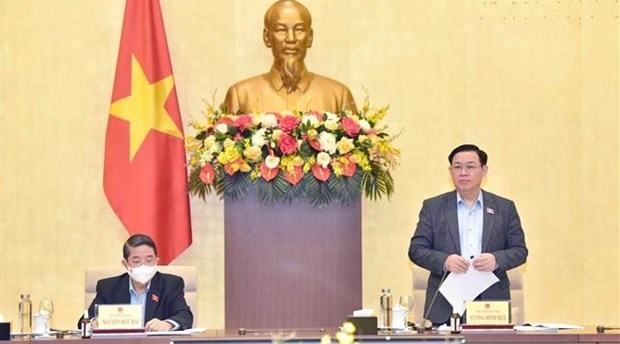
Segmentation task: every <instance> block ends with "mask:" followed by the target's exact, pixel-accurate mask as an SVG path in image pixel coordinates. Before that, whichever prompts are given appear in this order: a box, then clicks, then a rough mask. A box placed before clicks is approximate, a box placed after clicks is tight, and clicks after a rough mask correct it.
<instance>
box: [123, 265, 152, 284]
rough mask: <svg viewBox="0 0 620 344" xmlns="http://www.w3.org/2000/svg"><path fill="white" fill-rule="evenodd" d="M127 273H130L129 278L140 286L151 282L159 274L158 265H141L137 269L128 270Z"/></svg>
mask: <svg viewBox="0 0 620 344" xmlns="http://www.w3.org/2000/svg"><path fill="white" fill-rule="evenodd" d="M127 272H129V276H130V277H131V279H133V280H134V281H136V282H138V283H140V284H146V283H147V282H148V281H150V280H151V278H153V276H155V273H156V272H157V265H153V266H148V265H140V266H139V267H137V268H129V269H127Z"/></svg>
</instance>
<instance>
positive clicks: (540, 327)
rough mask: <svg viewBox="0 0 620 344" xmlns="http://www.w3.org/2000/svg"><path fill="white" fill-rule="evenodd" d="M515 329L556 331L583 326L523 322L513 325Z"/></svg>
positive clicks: (576, 328)
mask: <svg viewBox="0 0 620 344" xmlns="http://www.w3.org/2000/svg"><path fill="white" fill-rule="evenodd" d="M514 329H515V331H534V332H537V331H558V330H578V329H583V326H579V325H569V324H558V323H537V324H534V323H525V324H523V325H517V326H515V327H514Z"/></svg>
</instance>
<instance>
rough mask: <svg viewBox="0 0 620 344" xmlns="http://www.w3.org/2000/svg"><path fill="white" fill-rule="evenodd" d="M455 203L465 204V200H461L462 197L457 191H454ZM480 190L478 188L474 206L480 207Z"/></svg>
mask: <svg viewBox="0 0 620 344" xmlns="http://www.w3.org/2000/svg"><path fill="white" fill-rule="evenodd" d="M456 204H457V205H458V204H463V205H465V201H464V200H463V197H461V195H459V193H458V192H457V193H456ZM482 205H483V203H482V190H480V192H479V193H478V197H477V198H476V205H475V206H474V208H478V207H480V208H482Z"/></svg>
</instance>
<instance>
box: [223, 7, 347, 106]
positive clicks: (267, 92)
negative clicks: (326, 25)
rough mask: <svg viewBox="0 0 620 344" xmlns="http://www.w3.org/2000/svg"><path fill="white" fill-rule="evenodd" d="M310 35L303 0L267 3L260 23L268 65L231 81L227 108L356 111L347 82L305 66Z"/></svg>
mask: <svg viewBox="0 0 620 344" xmlns="http://www.w3.org/2000/svg"><path fill="white" fill-rule="evenodd" d="M313 38H314V35H313V31H312V17H311V15H310V12H309V11H308V9H307V8H306V7H305V6H304V5H302V4H301V3H299V2H297V1H295V0H279V1H276V2H275V3H274V4H273V5H271V7H269V9H267V11H266V12H265V27H264V29H263V42H264V43H265V46H267V48H271V52H272V54H273V65H272V66H271V70H269V72H267V73H265V74H261V75H257V76H254V77H251V78H249V79H246V80H242V81H239V82H237V83H236V84H234V85H232V86H231V87H230V88H229V89H228V91H227V92H226V98H225V100H224V106H226V108H227V109H228V111H229V112H237V111H241V112H242V113H250V112H253V111H263V112H266V111H284V110H291V111H296V110H297V111H309V110H316V111H329V112H334V113H338V112H340V111H343V110H351V111H353V112H357V107H356V106H355V100H354V99H353V96H352V94H351V91H350V90H349V88H347V86H345V85H344V84H342V83H340V82H338V81H336V80H333V79H330V78H328V77H325V76H321V75H318V74H315V73H312V72H310V71H308V69H307V68H306V65H305V63H304V58H305V57H306V52H307V51H308V48H310V47H311V46H312V40H313Z"/></svg>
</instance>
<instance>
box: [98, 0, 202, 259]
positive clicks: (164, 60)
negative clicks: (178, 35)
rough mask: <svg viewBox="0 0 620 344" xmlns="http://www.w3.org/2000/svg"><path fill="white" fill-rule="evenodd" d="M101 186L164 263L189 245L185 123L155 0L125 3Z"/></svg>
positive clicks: (123, 219)
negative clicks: (155, 248) (151, 242)
mask: <svg viewBox="0 0 620 344" xmlns="http://www.w3.org/2000/svg"><path fill="white" fill-rule="evenodd" d="M103 187H104V190H105V194H106V197H107V198H108V201H109V202H110V205H111V206H112V209H114V212H115V213H116V215H117V216H118V218H119V219H120V220H121V222H122V223H123V225H124V226H125V228H126V229H127V231H128V232H129V233H130V234H137V233H142V234H146V235H149V236H150V237H151V238H152V239H153V240H154V241H155V243H156V244H157V251H158V252H157V253H158V257H159V261H160V263H161V264H168V263H170V261H172V260H173V259H174V258H175V257H177V256H178V255H179V254H181V253H182V252H183V251H184V250H185V249H186V248H187V247H189V245H191V243H192V231H191V222H190V213H189V198H188V193H187V169H186V160H185V145H184V138H183V124H182V122H181V115H180V111H179V104H178V100H177V94H176V87H175V84H174V79H173V77H172V66H171V64H170V54H169V52H168V43H167V42H166V33H165V30H164V23H163V19H162V15H161V7H160V5H159V0H144V1H142V0H127V2H126V5H125V18H124V20H123V31H122V33H121V42H120V48H119V53H118V61H117V65H116V76H115V79H114V89H113V91H112V104H111V106H110V114H109V118H108V129H107V133H106V143H105V163H104V174H103Z"/></svg>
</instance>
